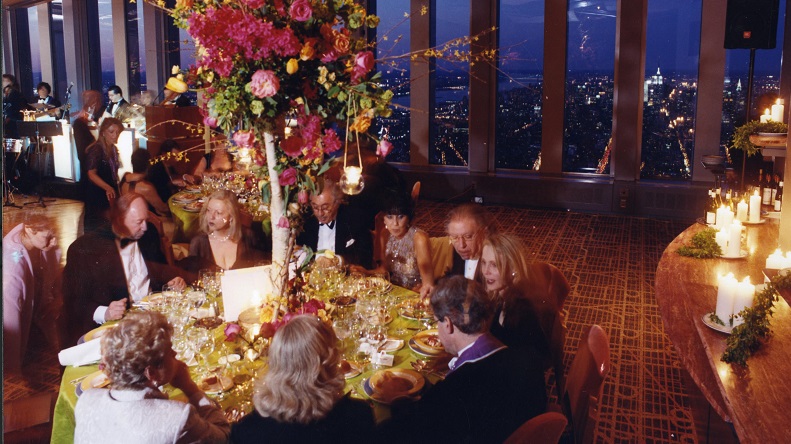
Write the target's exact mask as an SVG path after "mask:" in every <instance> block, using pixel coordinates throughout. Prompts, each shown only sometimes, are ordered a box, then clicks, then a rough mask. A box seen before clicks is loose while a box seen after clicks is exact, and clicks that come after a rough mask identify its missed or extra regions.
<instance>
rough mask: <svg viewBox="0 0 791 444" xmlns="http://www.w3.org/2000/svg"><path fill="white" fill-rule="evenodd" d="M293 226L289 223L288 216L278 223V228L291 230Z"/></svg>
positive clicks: (281, 218)
mask: <svg viewBox="0 0 791 444" xmlns="http://www.w3.org/2000/svg"><path fill="white" fill-rule="evenodd" d="M290 226H291V225H290V224H289V223H288V218H287V217H286V216H280V220H279V221H277V227H278V228H289V227H290Z"/></svg>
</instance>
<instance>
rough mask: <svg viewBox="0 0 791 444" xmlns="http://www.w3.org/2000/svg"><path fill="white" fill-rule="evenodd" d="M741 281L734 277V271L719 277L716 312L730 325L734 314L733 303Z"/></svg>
mask: <svg viewBox="0 0 791 444" xmlns="http://www.w3.org/2000/svg"><path fill="white" fill-rule="evenodd" d="M738 284H739V282H738V281H737V280H736V278H734V277H733V273H728V274H727V275H725V276H719V277H718V283H717V285H718V286H717V307H716V308H715V310H714V313H715V314H716V315H717V317H718V318H720V320H721V321H722V322H723V323H724V324H725V325H727V326H730V323H729V321H730V319H731V316H733V304H734V301H735V299H736V288H737V285H738Z"/></svg>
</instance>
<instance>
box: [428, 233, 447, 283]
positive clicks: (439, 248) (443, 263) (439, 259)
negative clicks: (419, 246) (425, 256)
mask: <svg viewBox="0 0 791 444" xmlns="http://www.w3.org/2000/svg"><path fill="white" fill-rule="evenodd" d="M429 242H431V261H432V263H433V264H434V279H435V280H436V279H439V278H441V277H442V276H445V273H447V272H448V271H450V269H451V268H452V267H453V245H451V244H450V238H449V237H448V236H442V237H432V238H429Z"/></svg>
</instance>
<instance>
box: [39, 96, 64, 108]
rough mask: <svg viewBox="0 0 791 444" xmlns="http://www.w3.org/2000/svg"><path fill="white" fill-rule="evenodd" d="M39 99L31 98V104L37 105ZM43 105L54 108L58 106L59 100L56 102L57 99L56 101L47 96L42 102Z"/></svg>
mask: <svg viewBox="0 0 791 444" xmlns="http://www.w3.org/2000/svg"><path fill="white" fill-rule="evenodd" d="M40 99H41V98H40V97H39V96H35V97H33V102H32V103H38V101H39V100H40ZM43 103H46V104H47V105H51V106H54V107H58V106H60V100H58V99H56V98H55V97H52V96H47V98H46V99H45V100H44V102H43Z"/></svg>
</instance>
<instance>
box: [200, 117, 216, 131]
mask: <svg viewBox="0 0 791 444" xmlns="http://www.w3.org/2000/svg"><path fill="white" fill-rule="evenodd" d="M217 123H218V122H217V119H216V118H214V117H212V116H206V117H204V118H203V124H204V125H209V127H210V128H217Z"/></svg>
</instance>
